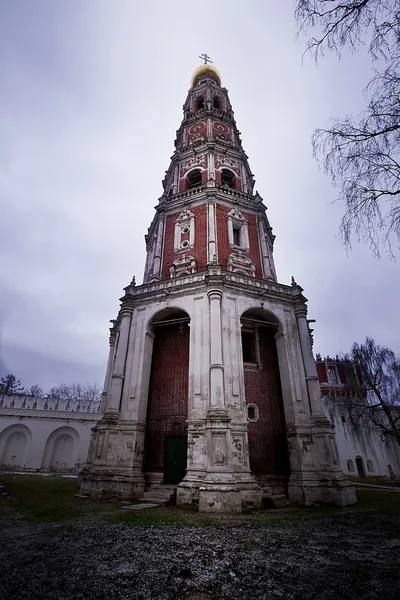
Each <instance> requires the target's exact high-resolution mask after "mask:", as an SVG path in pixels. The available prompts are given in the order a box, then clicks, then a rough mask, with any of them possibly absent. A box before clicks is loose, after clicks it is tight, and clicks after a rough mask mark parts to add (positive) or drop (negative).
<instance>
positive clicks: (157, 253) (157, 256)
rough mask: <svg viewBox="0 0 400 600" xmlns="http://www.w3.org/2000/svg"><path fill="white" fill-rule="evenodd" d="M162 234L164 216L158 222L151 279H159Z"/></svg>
mask: <svg viewBox="0 0 400 600" xmlns="http://www.w3.org/2000/svg"><path fill="white" fill-rule="evenodd" d="M163 233H164V215H161V216H160V220H159V221H158V228H157V242H156V251H155V254H154V263H153V278H154V279H160V272H161V253H162V242H163Z"/></svg>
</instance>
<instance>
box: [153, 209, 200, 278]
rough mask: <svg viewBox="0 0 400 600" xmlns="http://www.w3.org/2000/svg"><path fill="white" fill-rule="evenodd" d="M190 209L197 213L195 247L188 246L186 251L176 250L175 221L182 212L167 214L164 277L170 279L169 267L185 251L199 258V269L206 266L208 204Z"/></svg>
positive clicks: (187, 254)
mask: <svg viewBox="0 0 400 600" xmlns="http://www.w3.org/2000/svg"><path fill="white" fill-rule="evenodd" d="M190 211H191V212H192V213H193V214H194V215H195V225H194V227H195V230H194V248H188V249H187V250H185V251H184V252H183V251H180V252H175V251H174V237H175V221H176V219H177V218H178V217H179V215H180V212H177V213H174V214H172V215H167V218H166V223H165V237H164V254H163V267H162V270H161V273H162V278H163V279H169V267H170V266H171V265H172V263H173V262H174V261H175V260H176V259H177V258H180V257H181V256H182V254H183V253H185V254H186V256H194V258H195V259H196V260H197V270H198V271H202V270H204V269H205V268H206V264H207V206H206V205H205V204H204V205H202V206H195V207H190Z"/></svg>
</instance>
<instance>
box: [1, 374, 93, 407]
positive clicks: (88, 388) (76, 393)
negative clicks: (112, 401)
mask: <svg viewBox="0 0 400 600" xmlns="http://www.w3.org/2000/svg"><path fill="white" fill-rule="evenodd" d="M0 394H8V395H19V396H23V395H26V396H34V397H35V398H45V397H48V398H57V399H58V400H73V401H78V400H81V401H85V402H97V401H100V394H101V388H100V386H99V385H98V384H97V383H93V384H90V383H85V384H84V385H82V384H80V383H70V384H67V383H62V384H61V385H58V386H55V387H52V388H51V389H50V390H48V392H45V391H44V390H43V389H42V388H41V387H40V386H39V385H32V386H31V387H29V388H25V387H24V386H23V385H22V383H21V380H20V379H17V378H16V376H15V375H13V374H12V373H9V374H8V375H6V376H5V377H1V379H0Z"/></svg>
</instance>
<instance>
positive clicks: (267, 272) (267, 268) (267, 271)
mask: <svg viewBox="0 0 400 600" xmlns="http://www.w3.org/2000/svg"><path fill="white" fill-rule="evenodd" d="M258 235H259V236H260V245H261V256H262V264H263V273H264V277H272V273H271V265H270V262H269V255H268V246H267V242H266V241H265V229H264V223H263V222H262V220H261V219H259V221H258Z"/></svg>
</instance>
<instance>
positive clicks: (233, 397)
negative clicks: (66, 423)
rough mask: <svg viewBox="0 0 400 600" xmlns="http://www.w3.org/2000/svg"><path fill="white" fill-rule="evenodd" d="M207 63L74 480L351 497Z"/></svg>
mask: <svg viewBox="0 0 400 600" xmlns="http://www.w3.org/2000/svg"><path fill="white" fill-rule="evenodd" d="M201 58H202V59H203V60H204V64H202V65H201V66H200V67H199V68H198V69H197V70H196V72H195V74H194V76H193V79H192V84H191V88H190V90H189V92H188V95H187V98H186V101H185V104H184V109H183V110H184V113H183V119H182V123H181V125H180V128H179V129H178V131H177V136H176V140H175V148H176V149H175V152H174V154H173V156H172V157H171V163H170V166H169V168H168V171H167V172H166V175H165V178H164V181H163V194H162V196H161V198H160V199H159V203H158V206H157V208H156V214H155V216H154V219H153V222H152V224H151V225H150V228H149V231H148V234H147V236H146V248H147V257H146V266H145V272H144V283H143V285H135V281H134V280H133V281H132V282H131V284H130V285H128V286H127V287H126V288H125V295H124V296H123V297H122V298H121V308H120V311H119V314H118V319H117V321H116V323H115V324H114V326H113V327H112V329H111V335H110V352H109V360H108V363H107V370H106V377H105V384H104V393H103V402H102V407H103V413H104V414H103V415H102V418H101V419H100V421H99V422H98V424H97V425H96V427H95V428H94V433H93V437H92V441H91V445H90V450H89V456H88V460H87V464H86V467H85V470H84V471H83V474H82V486H81V491H82V492H83V493H89V494H90V495H91V496H92V497H95V498H100V499H107V498H110V497H113V496H114V497H117V498H119V499H124V500H125V499H127V500H129V499H132V498H141V497H142V495H143V492H144V490H145V489H148V488H149V487H152V486H154V485H155V484H160V483H166V484H170V485H176V484H177V490H176V493H177V495H176V498H177V503H178V504H197V505H198V506H199V510H201V511H208V512H224V511H229V512H240V511H241V510H242V509H246V508H250V507H259V506H261V505H262V498H263V497H271V496H272V497H274V496H277V495H280V494H283V493H285V491H286V490H289V492H288V493H289V498H290V499H291V500H292V501H294V502H299V503H305V504H311V503H315V502H323V501H324V500H325V501H328V502H329V503H333V502H336V503H337V504H340V505H345V504H351V503H353V502H354V501H355V492H354V489H353V488H352V487H351V485H350V483H349V482H346V481H344V480H343V474H342V471H341V468H340V464H339V463H338V458H337V451H336V445H335V438H334V432H333V429H332V426H331V425H330V423H329V421H328V420H327V419H326V418H325V417H324V416H323V414H322V409H321V398H320V388H319V384H318V377H317V372H316V368H315V363H314V360H313V356H312V348H311V345H310V335H309V327H308V324H307V323H308V320H307V306H306V298H304V296H303V295H302V291H303V290H302V288H301V287H300V286H298V285H292V286H290V285H282V284H280V283H278V281H277V278H276V273H275V266H274V260H273V243H274V236H273V235H272V229H271V227H270V225H269V221H268V218H267V215H266V206H265V205H264V203H263V200H262V198H261V197H260V195H259V194H258V193H257V192H256V193H254V179H253V175H252V173H251V169H250V167H249V164H248V158H247V155H246V153H245V152H244V150H243V147H242V142H241V140H240V135H239V131H238V129H237V126H236V122H235V119H234V113H233V110H232V106H231V103H230V99H229V95H228V91H227V90H226V89H225V88H223V87H222V86H221V78H220V76H219V73H218V71H217V70H216V69H215V67H214V66H213V65H212V64H210V63H211V59H210V57H209V56H208V55H207V54H204V55H202V56H201ZM289 447H290V452H289ZM157 489H159V487H158V488H157ZM170 491H171V490H170ZM153 493H154V490H153ZM164 493H167V491H166V489H165V488H164ZM151 495H152V490H150V496H151Z"/></svg>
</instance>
